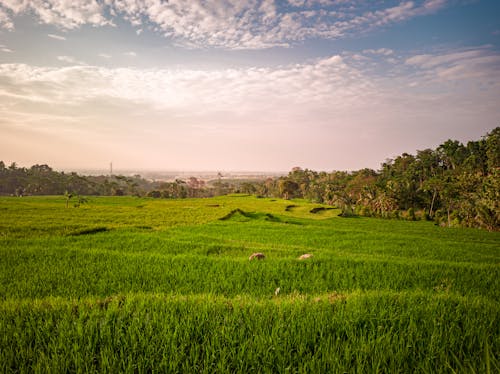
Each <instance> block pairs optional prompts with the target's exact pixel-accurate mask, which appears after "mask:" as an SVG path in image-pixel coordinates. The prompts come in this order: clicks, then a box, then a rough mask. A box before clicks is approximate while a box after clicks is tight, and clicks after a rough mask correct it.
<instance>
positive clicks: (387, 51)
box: [363, 48, 394, 56]
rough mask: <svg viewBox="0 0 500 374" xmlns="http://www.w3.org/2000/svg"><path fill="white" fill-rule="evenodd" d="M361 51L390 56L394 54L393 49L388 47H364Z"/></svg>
mask: <svg viewBox="0 0 500 374" xmlns="http://www.w3.org/2000/svg"><path fill="white" fill-rule="evenodd" d="M363 53H366V54H372V55H382V56H390V55H393V54H394V51H393V50H392V49H389V48H379V49H365V50H364V51H363Z"/></svg>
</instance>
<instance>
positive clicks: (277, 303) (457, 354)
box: [0, 196, 500, 373]
mask: <svg viewBox="0 0 500 374" xmlns="http://www.w3.org/2000/svg"><path fill="white" fill-rule="evenodd" d="M290 205H294V206H293V207H292V208H291V207H290ZM318 207H320V206H319V205H317V204H308V203H305V202H302V201H294V202H290V201H283V200H274V201H273V200H270V199H257V198H254V197H249V196H231V197H219V198H213V199H188V200H173V201H168V200H154V199H139V198H132V197H123V198H92V199H91V201H90V203H89V204H87V205H83V206H81V207H80V208H66V207H65V200H64V198H62V197H40V198H0V370H1V371H2V372H47V371H50V372H68V371H71V372H73V371H75V372H122V371H124V372H152V371H155V372H231V373H233V372H245V373H248V372H377V371H378V372H481V373H482V372H498V371H499V370H500V367H499V361H498V357H499V353H500V334H499V326H500V324H499V302H498V300H499V299H500V297H499V296H500V291H499V286H500V283H499V282H500V281H499V279H500V267H499V260H500V250H499V239H500V236H499V234H498V233H490V232H485V231H479V230H469V229H446V228H439V227H436V226H434V225H432V224H431V223H428V222H403V221H386V220H378V219H369V218H340V217H337V214H338V211H336V210H319V209H314V208H318ZM311 211H313V212H311ZM314 211H316V212H314ZM253 252H263V253H264V254H265V255H266V258H265V259H264V260H262V261H249V260H248V256H249V255H250V254H251V253H253ZM303 253H312V254H313V255H314V256H313V258H311V259H308V260H305V261H301V260H298V257H299V256H300V255H301V254H303ZM277 288H279V292H278V291H277Z"/></svg>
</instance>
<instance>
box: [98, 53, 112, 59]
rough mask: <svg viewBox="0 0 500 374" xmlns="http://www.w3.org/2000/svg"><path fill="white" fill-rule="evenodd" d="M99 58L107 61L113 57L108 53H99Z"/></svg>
mask: <svg viewBox="0 0 500 374" xmlns="http://www.w3.org/2000/svg"><path fill="white" fill-rule="evenodd" d="M97 56H99V57H102V58H106V59H110V58H111V57H112V56H111V55H108V54H107V53H99V54H98V55H97Z"/></svg>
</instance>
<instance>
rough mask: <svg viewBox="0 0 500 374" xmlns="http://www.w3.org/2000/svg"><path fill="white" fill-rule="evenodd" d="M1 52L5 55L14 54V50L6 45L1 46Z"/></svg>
mask: <svg viewBox="0 0 500 374" xmlns="http://www.w3.org/2000/svg"><path fill="white" fill-rule="evenodd" d="M0 52H5V53H12V52H13V51H12V49H10V48H7V47H6V46H5V45H3V44H0Z"/></svg>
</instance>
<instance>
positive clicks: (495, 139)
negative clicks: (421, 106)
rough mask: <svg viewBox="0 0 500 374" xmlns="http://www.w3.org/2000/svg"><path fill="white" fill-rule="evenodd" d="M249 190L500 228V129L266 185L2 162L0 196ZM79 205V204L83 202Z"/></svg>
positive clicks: (374, 212) (347, 210)
mask: <svg viewBox="0 0 500 374" xmlns="http://www.w3.org/2000/svg"><path fill="white" fill-rule="evenodd" d="M235 192H236V193H238V192H242V193H248V194H254V195H258V196H262V197H279V198H284V199H291V198H304V199H307V200H308V201H311V202H317V203H325V204H330V205H334V206H337V207H339V208H341V209H342V214H343V215H344V216H349V215H362V216H373V217H383V218H404V219H409V220H417V219H426V220H434V221H436V222H437V223H440V224H442V225H447V226H466V227H482V228H486V229H488V230H498V229H500V127H497V128H495V129H494V130H492V131H491V132H490V133H488V134H487V135H486V136H484V137H483V138H482V139H480V140H478V141H469V142H468V143H467V144H466V145H464V144H462V143H460V142H458V141H456V140H455V141H453V140H448V141H446V142H444V143H443V144H441V145H440V146H439V147H438V148H437V149H434V150H433V149H425V150H421V151H417V154H416V155H411V154H408V153H403V154H402V155H400V156H398V157H396V158H395V159H391V160H387V161H386V162H384V163H383V164H382V167H381V169H380V170H379V171H375V170H371V169H362V170H358V171H354V172H347V171H334V172H331V173H327V172H316V171H313V170H309V169H305V170H304V169H302V168H299V167H296V168H294V169H293V170H292V171H291V172H290V173H289V174H288V175H287V176H284V177H281V178H269V179H267V180H265V181H255V180H254V181H251V180H232V181H231V180H224V179H222V178H218V179H216V180H213V181H207V182H205V181H203V180H199V179H197V178H195V177H191V178H189V179H188V180H179V179H177V180H175V181H173V182H154V181H148V180H145V179H143V178H141V177H140V176H139V175H135V176H133V177H126V176H120V175H118V176H115V175H113V176H81V175H78V174H76V173H70V174H65V173H59V172H57V171H54V170H52V169H51V168H50V167H49V166H47V165H34V166H32V167H31V168H19V167H17V166H16V164H15V163H13V164H11V165H10V166H9V167H6V166H5V164H4V163H3V162H2V161H0V195H2V194H3V195H17V196H23V195H60V194H66V196H67V197H68V199H70V198H71V197H72V196H74V195H107V196H121V195H135V196H148V197H154V198H174V199H175V198H188V197H211V196H217V195H223V194H228V193H235ZM79 201H81V200H77V202H76V204H77V205H78V204H79Z"/></svg>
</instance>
